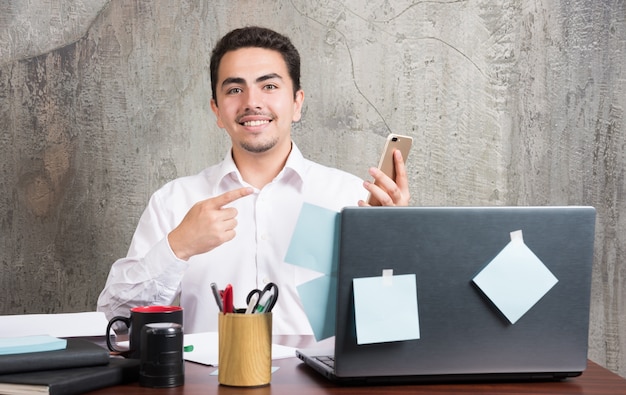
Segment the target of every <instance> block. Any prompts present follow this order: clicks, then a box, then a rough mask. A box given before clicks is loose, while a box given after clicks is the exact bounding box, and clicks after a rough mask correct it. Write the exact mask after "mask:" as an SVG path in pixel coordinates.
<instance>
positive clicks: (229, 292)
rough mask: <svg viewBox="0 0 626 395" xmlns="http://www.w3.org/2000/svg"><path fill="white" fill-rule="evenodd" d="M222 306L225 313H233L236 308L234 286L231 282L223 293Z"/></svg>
mask: <svg viewBox="0 0 626 395" xmlns="http://www.w3.org/2000/svg"><path fill="white" fill-rule="evenodd" d="M222 298H223V301H222V308H223V311H224V314H226V313H233V312H234V311H235V310H234V306H233V286H232V285H230V284H227V285H226V288H224V293H223V294H222Z"/></svg>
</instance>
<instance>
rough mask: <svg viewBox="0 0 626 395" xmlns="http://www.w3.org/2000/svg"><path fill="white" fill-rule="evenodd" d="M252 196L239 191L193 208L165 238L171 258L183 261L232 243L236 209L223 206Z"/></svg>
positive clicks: (247, 192)
mask: <svg viewBox="0 0 626 395" xmlns="http://www.w3.org/2000/svg"><path fill="white" fill-rule="evenodd" d="M251 193H253V189H252V188H239V189H235V190H232V191H228V192H226V193H224V194H222V195H219V196H216V197H214V198H210V199H207V200H203V201H201V202H198V203H196V204H194V205H193V207H191V209H190V210H189V211H188V212H187V214H186V215H185V218H183V220H182V222H181V223H180V224H179V225H178V226H177V227H176V228H175V229H174V230H172V231H171V232H170V234H169V235H168V236H167V239H168V241H169V244H170V248H171V249H172V251H173V252H174V254H176V256H177V257H178V258H180V259H183V260H185V261H186V260H188V259H189V258H191V257H192V256H194V255H198V254H202V253H205V252H208V251H211V250H212V249H214V248H215V247H218V246H220V245H222V244H223V243H225V242H227V241H229V240H232V239H233V238H234V237H235V226H237V218H236V217H237V209H235V208H234V207H224V206H225V205H227V204H229V203H231V202H234V201H235V200H237V199H240V198H242V197H245V196H248V195H250V194H251Z"/></svg>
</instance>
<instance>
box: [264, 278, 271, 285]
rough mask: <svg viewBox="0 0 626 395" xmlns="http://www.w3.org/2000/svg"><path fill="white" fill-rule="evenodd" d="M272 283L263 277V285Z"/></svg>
mask: <svg viewBox="0 0 626 395" xmlns="http://www.w3.org/2000/svg"><path fill="white" fill-rule="evenodd" d="M269 283H271V281H270V279H269V278H267V277H263V284H269Z"/></svg>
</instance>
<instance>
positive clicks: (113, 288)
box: [97, 194, 188, 319]
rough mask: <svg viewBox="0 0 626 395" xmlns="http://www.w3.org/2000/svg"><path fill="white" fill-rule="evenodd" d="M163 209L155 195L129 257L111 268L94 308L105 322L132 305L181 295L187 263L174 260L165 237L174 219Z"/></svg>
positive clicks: (169, 300) (168, 301) (167, 300)
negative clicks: (104, 318) (105, 319)
mask: <svg viewBox="0 0 626 395" xmlns="http://www.w3.org/2000/svg"><path fill="white" fill-rule="evenodd" d="M162 206H163V205H162V204H161V201H160V199H159V197H158V195H156V194H155V195H153V196H152V198H151V199H150V202H149V204H148V207H147V208H146V210H145V211H144V213H143V214H142V216H141V219H140V220H139V224H138V226H137V229H136V230H135V234H134V236H133V240H132V242H131V246H130V248H129V251H128V255H127V256H126V257H125V258H121V259H118V260H117V261H116V262H115V263H113V265H112V267H111V270H110V272H109V276H108V278H107V282H106V284H105V286H104V289H103V290H102V292H101V293H100V296H99V298H98V306H97V310H98V311H102V312H104V313H105V315H106V317H107V319H111V318H113V317H114V316H118V315H121V316H126V317H127V316H129V314H130V313H129V310H130V309H131V308H132V307H135V306H142V305H155V304H160V305H169V304H172V303H173V302H174V300H175V299H176V297H177V296H178V294H179V292H180V282H181V279H182V277H183V274H184V272H185V270H186V268H187V266H188V263H187V262H186V261H183V260H181V259H179V258H178V257H176V255H175V254H174V252H173V251H172V249H171V248H170V246H169V243H168V240H167V235H168V233H169V232H170V231H171V230H172V229H173V228H174V227H175V225H176V224H174V220H175V218H174V216H172V215H169V214H168V210H166V209H165V207H162ZM164 209H165V210H164Z"/></svg>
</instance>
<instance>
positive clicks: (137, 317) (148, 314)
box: [106, 306, 183, 359]
mask: <svg viewBox="0 0 626 395" xmlns="http://www.w3.org/2000/svg"><path fill="white" fill-rule="evenodd" d="M117 321H121V322H123V323H124V324H126V327H128V340H129V345H128V346H129V347H128V350H120V349H117V348H116V346H117V344H116V345H113V344H112V343H111V327H112V326H113V324H114V323H116V322H117ZM158 322H171V323H174V324H180V325H182V324H183V308H182V307H180V306H137V307H133V308H132V309H130V317H123V316H117V317H113V318H111V320H110V321H109V324H108V325H107V331H106V339H107V346H108V347H109V350H111V351H115V352H119V353H121V354H123V355H125V356H127V357H128V358H137V359H138V358H139V357H140V355H141V351H140V349H139V345H140V344H141V329H142V328H143V326H144V325H145V324H152V323H158Z"/></svg>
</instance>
